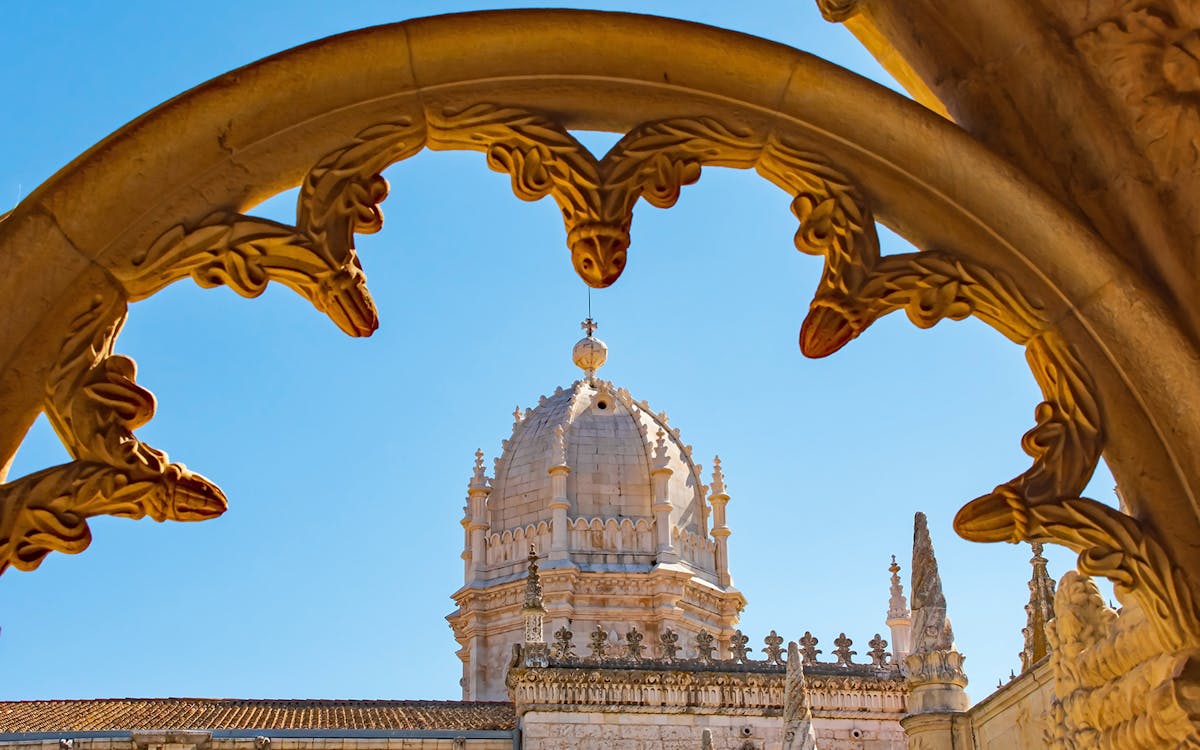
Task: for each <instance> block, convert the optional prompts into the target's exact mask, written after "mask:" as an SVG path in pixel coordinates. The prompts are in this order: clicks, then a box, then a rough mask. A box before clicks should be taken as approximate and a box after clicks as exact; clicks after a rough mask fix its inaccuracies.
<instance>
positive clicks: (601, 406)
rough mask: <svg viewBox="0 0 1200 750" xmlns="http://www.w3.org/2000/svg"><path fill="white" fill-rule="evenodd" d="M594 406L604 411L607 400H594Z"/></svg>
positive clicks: (606, 406)
mask: <svg viewBox="0 0 1200 750" xmlns="http://www.w3.org/2000/svg"><path fill="white" fill-rule="evenodd" d="M596 408H597V409H599V410H601V411H604V410H605V409H607V408H608V402H607V401H604V400H600V401H597V402H596Z"/></svg>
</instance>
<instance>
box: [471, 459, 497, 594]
mask: <svg viewBox="0 0 1200 750" xmlns="http://www.w3.org/2000/svg"><path fill="white" fill-rule="evenodd" d="M491 493H492V488H491V485H490V483H489V481H488V478H487V476H486V475H485V474H484V472H483V451H481V450H477V451H475V474H474V475H473V476H472V477H471V483H470V484H469V485H467V505H468V507H469V508H470V510H471V522H470V523H469V524H468V526H467V529H468V530H469V531H470V533H471V574H470V577H469V579H468V581H467V582H468V583H470V582H471V581H476V580H479V577H480V575H481V574H482V573H483V568H484V565H485V564H486V563H487V548H486V546H485V544H484V542H485V539H484V535H485V534H486V533H487V530H488V521H487V498H488V495H490V494H491Z"/></svg>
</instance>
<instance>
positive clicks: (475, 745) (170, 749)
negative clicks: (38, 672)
mask: <svg viewBox="0 0 1200 750" xmlns="http://www.w3.org/2000/svg"><path fill="white" fill-rule="evenodd" d="M325 733H327V732H322V734H325ZM346 733H347V734H352V732H351V731H349V730H348V731H347V732H346ZM142 734H143V733H134V735H135V737H140V736H141V735H142ZM145 734H149V733H145ZM267 734H269V732H268V733H267ZM413 734H415V735H425V736H413V737H370V738H354V737H272V738H271V742H270V743H269V744H267V745H266V746H265V748H264V745H263V744H262V743H261V741H259V740H257V739H255V738H254V737H244V738H243V737H239V738H218V737H214V738H212V739H211V740H209V741H207V742H204V743H202V744H200V745H193V744H180V743H169V742H168V743H156V742H153V741H151V742H145V741H138V739H136V738H135V737H131V736H130V735H126V736H124V737H102V738H86V737H75V738H73V739H70V744H69V745H66V746H64V745H63V744H61V740H60V739H58V738H55V739H48V740H19V741H9V742H4V741H0V750H513V740H512V738H511V736H505V737H470V736H466V735H469V734H470V733H469V732H463V733H462V735H463V736H456V735H455V733H454V732H453V731H449V730H448V731H446V732H444V733H438V734H441V736H429V735H432V734H434V733H433V732H414V733H413ZM506 734H507V733H506ZM63 737H65V738H71V733H65V734H63Z"/></svg>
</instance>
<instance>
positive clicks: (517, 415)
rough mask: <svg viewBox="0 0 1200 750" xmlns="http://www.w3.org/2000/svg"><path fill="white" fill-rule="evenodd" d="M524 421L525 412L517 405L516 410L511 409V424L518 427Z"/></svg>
mask: <svg viewBox="0 0 1200 750" xmlns="http://www.w3.org/2000/svg"><path fill="white" fill-rule="evenodd" d="M524 421H525V410H524V409H522V408H521V405H520V404H517V408H515V409H513V424H514V425H518V424H521V423H522V422H524Z"/></svg>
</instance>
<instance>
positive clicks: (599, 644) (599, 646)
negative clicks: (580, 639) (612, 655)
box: [588, 625, 608, 659]
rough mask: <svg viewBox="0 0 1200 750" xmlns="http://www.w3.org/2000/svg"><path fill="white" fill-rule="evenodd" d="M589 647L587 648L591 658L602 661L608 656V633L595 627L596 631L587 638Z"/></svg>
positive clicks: (597, 626)
mask: <svg viewBox="0 0 1200 750" xmlns="http://www.w3.org/2000/svg"><path fill="white" fill-rule="evenodd" d="M588 640H589V641H591V645H590V646H589V647H588V648H590V649H591V650H592V658H594V659H603V658H604V657H605V655H607V654H608V631H606V630H605V629H604V628H602V627H600V626H599V625H596V629H595V630H593V631H592V632H591V634H590V635H589V636H588Z"/></svg>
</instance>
